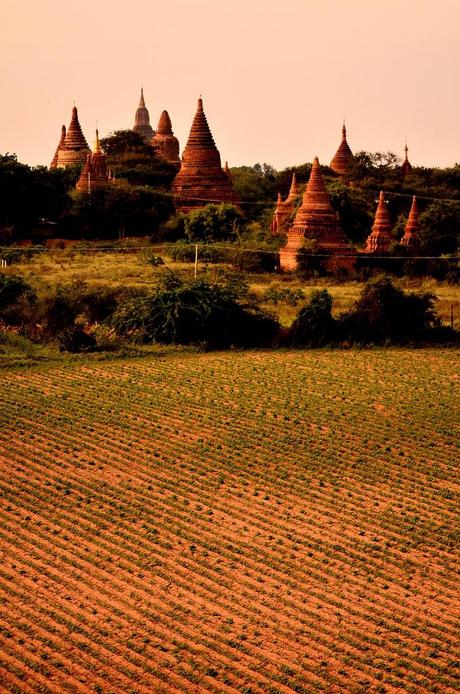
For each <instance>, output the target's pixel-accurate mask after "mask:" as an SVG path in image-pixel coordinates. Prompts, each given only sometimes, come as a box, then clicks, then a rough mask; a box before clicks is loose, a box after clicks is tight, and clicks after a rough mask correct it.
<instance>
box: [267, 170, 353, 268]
mask: <svg viewBox="0 0 460 694" xmlns="http://www.w3.org/2000/svg"><path fill="white" fill-rule="evenodd" d="M305 239H311V240H314V241H316V244H317V249H318V251H319V252H320V253H322V254H324V255H326V256H328V255H330V256H331V258H330V259H329V260H328V259H326V266H327V267H328V269H334V268H336V267H341V266H343V267H347V268H351V267H352V266H353V260H352V259H351V258H349V257H347V256H351V255H352V254H353V248H352V247H351V246H350V245H349V244H348V240H347V237H346V236H345V233H344V231H343V229H342V227H341V225H340V222H339V220H338V219H337V216H336V213H335V212H334V210H333V209H332V206H331V201H330V197H329V193H328V192H327V190H326V186H325V184H324V180H323V177H322V175H321V170H320V165H319V160H318V157H315V159H314V161H313V166H312V169H311V173H310V178H309V180H308V183H307V187H306V189H305V193H304V194H303V198H302V204H301V206H300V207H299V209H298V210H297V214H296V216H295V220H294V224H293V225H292V227H291V228H290V229H289V231H288V234H287V243H286V245H285V246H284V247H283V248H282V249H281V250H280V268H281V270H288V271H289V270H295V269H296V268H297V266H298V261H297V254H298V252H299V250H300V249H301V248H302V246H303V244H304V240H305ZM337 256H338V257H337Z"/></svg>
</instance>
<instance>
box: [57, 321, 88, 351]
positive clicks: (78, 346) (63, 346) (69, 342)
mask: <svg viewBox="0 0 460 694" xmlns="http://www.w3.org/2000/svg"><path fill="white" fill-rule="evenodd" d="M58 346H59V349H60V351H61V352H72V353H74V354H77V353H81V352H93V351H94V350H95V349H96V338H95V337H94V336H93V335H88V334H87V333H85V331H84V330H83V328H82V327H81V326H80V325H71V326H69V327H68V328H65V329H64V330H63V331H62V332H60V333H59V335H58Z"/></svg>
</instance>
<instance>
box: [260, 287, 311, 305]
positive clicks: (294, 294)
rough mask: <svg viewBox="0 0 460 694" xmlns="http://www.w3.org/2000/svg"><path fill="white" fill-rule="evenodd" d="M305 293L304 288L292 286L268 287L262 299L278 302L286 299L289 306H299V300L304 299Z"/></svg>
mask: <svg viewBox="0 0 460 694" xmlns="http://www.w3.org/2000/svg"><path fill="white" fill-rule="evenodd" d="M304 298H305V295H304V293H303V291H302V289H291V288H290V287H281V288H280V287H273V286H272V287H268V289H266V290H265V292H264V293H263V296H262V301H264V302H265V301H268V302H271V303H273V304H277V303H278V302H280V301H285V302H286V303H287V304H288V305H289V306H297V304H298V303H299V301H303V300H304Z"/></svg>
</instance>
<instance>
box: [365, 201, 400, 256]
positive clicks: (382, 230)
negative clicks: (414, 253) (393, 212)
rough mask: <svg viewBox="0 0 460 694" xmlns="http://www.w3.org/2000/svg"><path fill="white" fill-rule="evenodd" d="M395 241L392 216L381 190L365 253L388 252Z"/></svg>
mask: <svg viewBox="0 0 460 694" xmlns="http://www.w3.org/2000/svg"><path fill="white" fill-rule="evenodd" d="M392 241H393V237H392V235H391V224H390V217H389V215H388V209H387V206H386V203H385V196H384V195H383V191H380V195H379V202H378V205H377V209H376V211H375V219H374V225H373V227H372V231H371V233H370V234H369V236H368V237H367V239H366V246H365V248H364V252H365V253H387V252H388V251H389V249H390V244H391V242H392Z"/></svg>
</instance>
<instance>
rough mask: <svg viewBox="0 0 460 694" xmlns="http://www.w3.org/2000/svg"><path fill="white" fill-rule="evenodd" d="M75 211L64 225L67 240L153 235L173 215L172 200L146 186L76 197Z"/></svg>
mask: <svg viewBox="0 0 460 694" xmlns="http://www.w3.org/2000/svg"><path fill="white" fill-rule="evenodd" d="M73 201H74V202H73V207H72V210H71V212H70V213H69V214H68V215H67V216H66V218H65V219H64V220H63V222H62V227H63V229H64V230H65V232H66V235H67V236H73V237H76V238H101V237H105V238H114V237H116V236H124V235H125V234H130V235H133V236H136V235H137V236H139V235H142V234H148V233H152V231H153V230H155V229H156V228H157V227H158V226H159V224H160V223H161V222H162V221H164V220H165V219H166V218H167V217H168V215H170V214H171V211H172V199H171V197H170V196H168V195H165V194H164V193H161V192H158V191H155V190H153V189H152V188H148V187H146V186H134V185H128V184H126V183H121V182H118V183H116V184H114V185H111V186H108V187H107V188H105V189H101V190H95V191H94V192H93V193H92V194H91V195H87V194H85V193H78V192H74V193H73Z"/></svg>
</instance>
